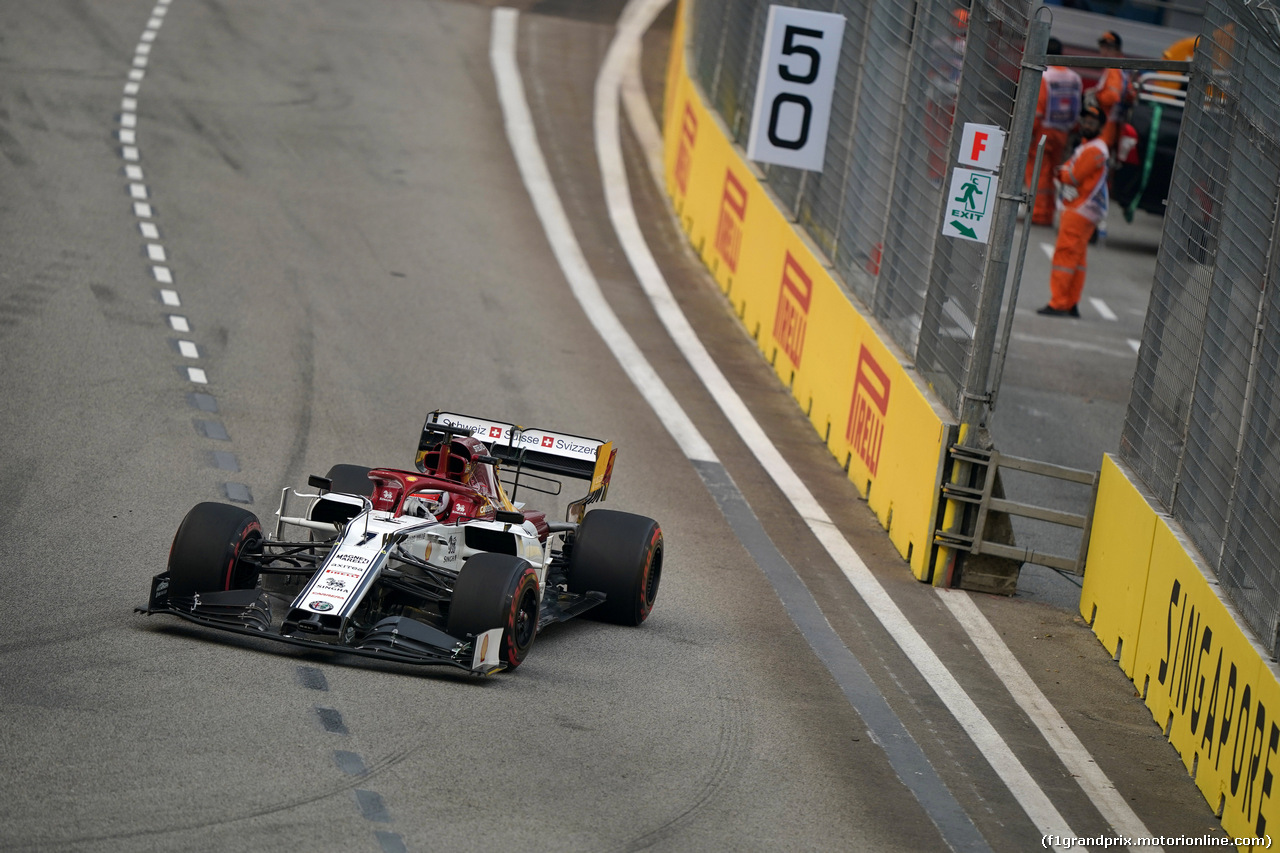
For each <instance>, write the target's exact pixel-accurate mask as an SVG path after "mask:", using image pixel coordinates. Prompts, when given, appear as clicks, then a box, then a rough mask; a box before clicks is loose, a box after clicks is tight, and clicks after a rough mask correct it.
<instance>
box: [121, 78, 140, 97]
mask: <svg viewBox="0 0 1280 853" xmlns="http://www.w3.org/2000/svg"><path fill="white" fill-rule="evenodd" d="M141 89H142V87H141V86H140V85H138V84H137V83H136V82H135V81H133V80H130V81H129V82H128V83H125V84H124V93H125V94H126V95H136V94H138V91H139V90H141Z"/></svg>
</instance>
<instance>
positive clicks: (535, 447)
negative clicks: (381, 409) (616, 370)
mask: <svg viewBox="0 0 1280 853" xmlns="http://www.w3.org/2000/svg"><path fill="white" fill-rule="evenodd" d="M440 427H445V428H446V429H448V430H449V431H451V432H452V431H456V430H469V431H470V434H471V435H473V436H475V437H476V438H477V439H479V440H480V441H482V442H484V443H485V444H486V445H487V446H488V447H489V452H490V453H491V454H492V455H493V456H494V457H495V458H497V459H498V460H500V461H502V462H505V463H507V464H510V465H514V466H516V467H517V469H521V468H523V469H528V470H530V471H539V472H541V473H544V474H553V475H556V476H560V477H570V478H572V479H575V480H586V481H590V483H591V488H590V490H589V491H588V494H587V498H586V499H585V503H593V502H595V501H601V500H604V498H605V495H606V494H607V492H608V490H609V480H610V479H611V478H612V476H613V462H614V459H615V458H616V457H617V455H618V451H617V449H616V448H615V447H614V446H613V442H611V441H602V440H601V439H598V438H587V437H585V436H581V435H572V434H570V433H566V432H555V431H552V430H547V429H537V428H534V427H522V426H518V425H516V424H511V423H505V422H503V421H494V420H489V419H488V418H477V417H473V416H471V415H459V414H456V413H453V412H442V411H435V412H432V413H430V414H429V415H427V420H426V423H424V424H423V425H422V439H421V440H420V441H419V443H418V453H419V456H420V457H421V454H423V453H424V452H425V451H426V449H427V448H428V447H434V446H435V445H436V444H437V443H438V442H439V440H440V432H441V431H440V430H439V428H440Z"/></svg>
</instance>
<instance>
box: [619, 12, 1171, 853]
mask: <svg viewBox="0 0 1280 853" xmlns="http://www.w3.org/2000/svg"><path fill="white" fill-rule="evenodd" d="M668 2H669V0H632V2H631V3H629V4H628V6H627V11H628V12H629V11H631V10H632V9H633V8H634V9H635V10H636V11H635V14H634V15H628V14H627V12H624V13H623V17H622V19H621V20H620V21H619V25H618V26H619V35H618V37H617V38H616V39H615V41H614V43H613V45H612V46H611V47H610V51H609V53H608V54H607V55H606V57H605V61H604V63H603V66H602V69H601V72H600V76H599V78H597V82H596V152H597V157H598V158H599V160H600V170H601V175H602V179H603V180H604V183H605V197H606V202H607V203H608V206H609V213H610V218H611V219H612V220H613V222H614V227H615V230H616V231H617V232H618V237H619V240H620V241H621V243H622V245H623V249H624V251H625V252H626V253H627V257H628V259H629V260H630V261H631V263H632V267H633V269H634V270H635V272H636V275H637V277H638V278H639V280H640V283H641V286H642V287H643V288H644V289H645V292H646V293H647V294H648V295H649V296H650V299H651V300H652V301H653V304H654V307H655V309H656V310H657V312H658V315H659V317H660V318H661V319H662V321H663V324H664V325H665V326H666V327H667V330H668V332H669V333H670V334H671V336H672V338H673V340H675V342H676V344H677V346H678V347H679V348H680V350H681V352H683V353H684V355H685V357H686V359H688V361H689V363H690V364H691V365H692V366H693V367H694V370H695V371H696V372H697V373H698V375H699V377H700V378H701V379H702V381H703V383H704V384H705V385H706V386H707V388H708V390H709V391H711V393H712V395H713V396H714V397H715V398H716V401H717V403H719V404H720V407H721V409H722V411H724V413H725V415H726V416H727V417H728V418H729V420H730V422H731V423H733V425H734V427H735V428H736V429H737V431H738V433H739V435H740V436H741V437H742V439H743V441H744V442H746V444H747V445H748V446H749V447H750V448H751V449H752V452H753V453H754V454H755V455H756V458H757V459H758V460H759V461H760V463H761V465H762V466H763V467H764V469H765V470H766V471H768V472H769V473H770V475H771V476H773V478H774V481H775V482H776V483H777V485H778V486H779V488H781V489H782V490H783V492H784V493H785V494H786V495H787V497H788V499H789V500H791V502H792V505H793V506H794V507H795V508H796V510H797V511H798V512H800V514H801V515H802V516H803V517H804V518H805V521H806V523H808V524H809V527H810V528H811V529H812V530H813V532H814V534H815V535H816V536H817V537H818V539H819V541H822V542H823V544H824V546H826V547H827V551H828V553H830V554H831V556H832V558H833V559H835V560H836V563H837V564H838V565H839V566H840V567H841V569H842V570H843V571H844V573H845V575H846V576H847V577H848V578H849V580H850V581H851V582H852V583H853V585H854V587H855V589H857V590H858V592H859V594H861V595H862V597H863V598H864V600H866V601H867V603H868V605H869V606H870V607H871V610H872V612H874V613H875V614H876V615H877V617H878V618H880V621H881V622H882V623H883V624H884V625H885V628H886V629H887V630H888V631H889V632H890V634H891V635H893V637H894V639H895V641H897V642H898V644H899V646H901V647H902V648H903V650H904V651H905V652H907V654H908V656H909V657H910V658H911V660H912V661H913V662H914V663H916V665H917V667H919V668H920V671H921V673H922V674H924V675H925V677H926V679H928V680H929V682H930V684H932V685H933V686H934V689H935V690H937V691H938V693H939V696H940V697H941V698H942V699H943V700H944V701H945V702H946V703H947V705H948V707H949V708H950V709H951V711H952V713H953V714H955V715H956V718H957V720H959V721H960V722H961V724H962V725H963V726H964V727H965V729H966V731H968V732H969V734H970V737H972V738H973V739H974V742H975V743H976V744H977V745H978V746H979V747H980V748H982V749H983V751H984V754H986V755H987V757H988V760H990V761H991V762H992V766H993V767H994V768H995V769H996V771H997V772H998V773H999V774H1000V776H1001V778H1002V779H1003V780H1004V781H1005V783H1006V784H1007V785H1009V787H1010V790H1011V791H1012V793H1013V794H1014V796H1015V797H1016V798H1017V799H1018V800H1019V802H1020V803H1021V804H1022V806H1023V808H1024V809H1025V810H1026V811H1027V814H1028V816H1030V817H1031V818H1032V820H1033V821H1035V822H1036V825H1037V826H1039V827H1040V828H1041V829H1042V830H1044V831H1045V834H1057V833H1056V831H1055V830H1054V827H1055V826H1056V827H1063V826H1065V825H1066V824H1065V821H1064V820H1063V818H1062V817H1061V815H1060V814H1058V812H1057V810H1056V809H1055V808H1054V807H1053V805H1052V803H1051V802H1049V800H1048V798H1047V797H1046V796H1045V795H1044V793H1043V791H1041V790H1040V789H1039V788H1038V787H1035V793H1030V792H1024V791H1022V786H1023V785H1026V784H1031V785H1032V786H1033V787H1034V782H1032V781H1030V777H1029V775H1028V774H1027V773H1026V770H1025V768H1023V767H1022V765H1021V764H1020V763H1019V762H1018V761H1017V758H1016V756H1014V755H1013V753H1012V751H1010V750H1009V748H1008V746H1007V744H1005V743H1004V741H1003V739H1001V738H1000V736H999V734H998V733H997V732H996V731H995V729H994V728H993V727H991V725H990V723H989V722H988V721H987V720H986V718H985V717H984V716H983V715H982V713H981V711H980V710H979V709H978V708H977V706H976V705H974V704H973V702H972V700H971V699H970V698H969V696H968V695H967V694H966V693H965V692H964V690H963V688H961V687H960V685H959V683H958V682H955V680H954V678H953V677H952V676H951V673H950V672H949V671H948V670H947V669H946V667H945V666H944V665H943V664H942V662H941V660H940V659H938V658H937V656H936V655H935V654H934V653H933V651H932V649H929V648H928V646H927V644H925V642H924V640H923V638H922V637H920V636H919V634H918V633H917V632H916V631H915V628H914V626H912V625H911V624H910V622H908V621H907V620H906V617H905V616H904V615H903V614H902V613H901V611H899V610H898V609H897V606H896V604H894V603H893V601H892V599H890V598H889V596H888V594H887V593H886V592H885V591H884V589H883V587H882V586H880V584H879V582H878V581H876V580H875V578H874V576H873V575H871V573H870V570H869V569H867V567H866V565H865V564H864V563H863V561H862V559H861V558H860V557H859V556H858V554H857V553H856V552H855V551H854V550H853V548H852V546H850V545H849V543H848V542H847V541H846V540H845V539H844V537H843V536H842V535H841V534H840V532H839V531H838V530H837V529H836V527H835V525H834V524H832V523H831V521H830V519H829V518H827V517H826V515H825V513H824V512H823V511H822V510H821V508H819V510H818V512H817V513H813V512H806V511H805V510H806V508H809V507H813V506H816V504H817V502H816V501H815V500H814V498H813V496H812V495H811V494H810V493H809V492H808V489H807V488H806V487H805V486H804V485H803V484H802V483H800V480H799V478H798V477H796V476H795V475H794V473H793V472H791V470H790V468H789V466H787V464H786V462H785V461H783V460H782V457H781V455H780V454H778V452H777V449H776V448H775V447H774V446H773V444H772V442H771V441H769V439H768V438H767V436H765V434H764V431H763V430H761V429H760V428H759V426H758V424H756V423H755V420H754V418H753V417H752V416H751V414H750V412H749V411H748V410H747V409H746V406H745V404H743V403H742V400H741V398H740V397H739V396H738V395H737V392H736V391H734V390H733V388H732V387H731V386H730V385H729V383H728V381H727V380H725V378H724V376H723V374H721V373H720V371H719V368H718V367H716V365H715V363H714V362H713V361H712V360H711V358H710V356H709V355H708V354H707V352H706V349H705V348H704V347H703V346H702V343H701V341H700V340H699V339H698V337H697V335H696V334H695V333H694V332H693V330H692V328H691V327H690V326H689V325H688V321H687V319H686V318H685V317H684V315H683V313H682V312H681V311H680V309H679V306H678V304H677V303H676V302H675V299H674V297H673V296H672V294H671V291H670V288H669V287H668V286H667V283H666V281H665V279H664V278H663V276H662V274H661V271H660V270H659V268H658V266H657V263H656V261H654V260H653V257H652V254H651V253H650V251H649V248H648V245H647V243H645V241H644V238H643V235H642V233H641V231H640V228H639V223H638V221H637V220H636V217H635V211H634V209H633V207H632V205H631V198H630V189H629V187H628V186H627V179H626V171H625V169H624V168H623V164H622V148H621V143H620V139H619V136H618V120H617V92H618V89H619V86H620V82H619V77H621V76H622V75H627V74H629V75H631V76H632V77H633V78H634V77H637V76H638V72H637V71H636V69H637V68H638V62H637V58H636V55H637V54H638V53H639V45H640V37H641V35H643V33H644V31H645V29H647V28H648V26H649V24H650V23H651V22H652V20H653V18H654V17H656V16H657V14H658V13H659V12H660V11H661V10H662V8H663V7H665V6H666V5H667V3H668ZM637 88H638V83H637V82H635V81H634V80H633V82H632V83H631V84H630V85H628V86H623V92H624V103H625V106H626V109H627V114H628V117H629V118H635V117H636V115H637V113H649V112H650V111H649V108H648V102H647V101H646V100H644V98H643V93H642V92H641V93H640V94H639V96H637V95H636V92H635V90H636V89H637ZM650 116H651V113H650ZM656 127H657V124H656V122H655V121H653V120H652V117H650V119H649V120H648V121H644V120H643V118H642V119H641V121H639V122H633V130H634V131H635V133H636V135H637V137H639V138H640V139H641V147H642V148H644V149H645V151H646V155H647V156H646V159H647V161H648V162H649V163H650V170H651V171H652V170H653V168H654V167H653V165H652V164H653V153H652V151H653V150H654V149H655V148H656V149H659V150H660V147H661V140H660V137H658V136H656V135H655V130H656ZM659 174H660V172H659ZM659 185H661V180H659ZM1104 316H1105V315H1104ZM956 599H963V601H964V603H965V604H967V605H968V606H969V608H972V612H973V613H977V615H978V619H979V620H981V621H980V622H979V621H977V620H974V619H972V618H971V619H969V620H967V621H965V620H961V624H962V625H964V626H965V627H966V630H967V631H968V627H969V626H970V625H975V626H978V627H975V629H974V630H973V631H968V633H969V636H970V637H971V638H972V639H973V640H974V642H975V644H976V645H978V646H979V648H980V649H981V650H982V653H983V656H984V657H986V658H987V659H988V661H991V660H992V659H997V660H1001V661H1005V662H1007V661H1012V663H1013V667H1016V668H1017V669H1016V671H1017V672H1021V674H1022V678H1021V679H1017V678H1015V677H1014V675H1013V673H1015V670H1014V669H1013V668H1011V667H1008V666H1005V667H1003V668H997V667H995V666H994V665H993V667H992V668H993V669H995V670H996V673H997V675H1000V676H1001V680H1002V681H1003V682H1004V683H1005V685H1006V687H1008V688H1009V690H1010V692H1011V693H1012V694H1013V695H1014V696H1015V697H1020V695H1021V694H1025V693H1026V684H1031V688H1032V690H1034V692H1035V694H1036V695H1038V696H1039V698H1040V702H1038V703H1035V705H1034V706H1033V707H1035V708H1036V709H1037V710H1038V709H1039V708H1041V707H1048V709H1049V710H1050V711H1051V712H1052V715H1049V714H1038V713H1033V712H1032V711H1031V710H1029V709H1028V705H1023V708H1024V710H1026V711H1027V713H1028V715H1029V716H1030V717H1031V718H1032V720H1033V721H1035V723H1036V725H1037V727H1038V728H1039V729H1040V731H1041V733H1042V734H1043V735H1044V736H1045V739H1046V740H1047V741H1048V742H1049V743H1050V745H1052V746H1053V747H1054V749H1055V751H1056V752H1058V754H1059V757H1060V758H1061V759H1062V761H1063V763H1064V764H1065V765H1066V766H1068V767H1070V768H1073V771H1072V772H1076V773H1077V774H1078V775H1081V779H1080V783H1081V787H1082V789H1083V790H1084V791H1085V793H1086V794H1087V795H1088V796H1089V798H1090V800H1091V801H1093V802H1094V804H1095V806H1096V807H1097V808H1098V810H1099V812H1101V813H1102V815H1103V816H1104V817H1106V818H1107V820H1108V821H1110V822H1111V823H1112V824H1113V825H1114V826H1115V827H1116V828H1117V829H1118V830H1122V834H1129V835H1134V836H1148V835H1150V833H1149V832H1147V831H1146V829H1145V828H1144V827H1143V826H1142V822H1141V821H1140V820H1139V819H1138V818H1137V815H1135V814H1134V813H1133V810H1132V809H1131V808H1129V806H1128V804H1127V803H1126V802H1125V801H1124V799H1123V797H1121V796H1120V795H1119V794H1118V793H1117V792H1116V791H1115V787H1114V785H1112V783H1111V782H1110V780H1109V779H1107V777H1106V776H1105V774H1103V773H1102V772H1101V771H1100V770H1099V769H1098V768H1097V764H1096V763H1095V762H1093V759H1092V757H1091V756H1090V755H1089V753H1088V752H1087V750H1085V749H1084V746H1083V744H1080V742H1079V740H1078V739H1077V738H1076V737H1075V735H1074V733H1072V732H1070V729H1066V724H1065V722H1063V721H1062V718H1061V716H1060V715H1058V713H1057V711H1056V709H1053V707H1052V705H1050V704H1049V703H1048V700H1047V699H1045V698H1044V696H1043V694H1041V693H1040V692H1039V689H1038V688H1035V685H1034V683H1033V682H1031V681H1030V678H1029V677H1028V676H1027V675H1026V672H1025V670H1022V669H1021V667H1019V666H1018V665H1017V661H1016V659H1015V658H1014V657H1013V654H1012V652H1010V651H1009V649H1008V647H1007V646H1006V645H1005V644H1004V643H1003V641H1001V640H1000V638H999V636H998V635H997V634H996V633H995V631H994V629H991V627H990V624H989V623H987V622H986V620H985V619H984V618H982V616H981V614H980V613H978V611H977V608H976V606H975V605H973V603H972V600H971V599H970V598H969V597H968V596H967V595H966V594H963V593H957V594H956V595H953V596H950V597H948V600H956ZM886 616H888V617H889V618H888V619H886ZM891 623H892V624H891ZM984 624H985V625H986V628H987V630H986V631H985V632H980V630H979V629H980V626H981V625H984ZM979 633H981V636H979V635H978V634H979ZM922 664H923V666H922ZM1004 673H1009V674H1010V675H1009V677H1008V678H1006V677H1005V676H1004ZM940 686H941V687H942V689H939V687H940ZM1019 704H1022V700H1021V698H1019ZM1028 704H1030V703H1028ZM966 721H967V722H966ZM1063 729H1066V732H1067V735H1063V734H1062V730H1063ZM1068 735H1069V737H1068ZM1072 742H1074V743H1073V744H1072ZM1060 744H1062V745H1069V749H1067V751H1066V753H1065V754H1064V751H1063V750H1062V749H1059V748H1058V747H1059V745H1060ZM987 746H991V747H993V748H995V749H996V750H997V751H998V752H999V751H1003V752H1007V755H1000V754H997V755H994V756H993V755H992V753H990V752H988V751H987ZM1064 748H1066V746H1064ZM1081 753H1083V757H1082V755H1081ZM1086 764H1087V765H1088V767H1091V768H1092V771H1091V772H1090V774H1089V776H1088V777H1086V776H1084V775H1083V774H1079V771H1078V770H1076V769H1074V768H1078V767H1081V766H1084V765H1086ZM1024 795H1025V799H1024Z"/></svg>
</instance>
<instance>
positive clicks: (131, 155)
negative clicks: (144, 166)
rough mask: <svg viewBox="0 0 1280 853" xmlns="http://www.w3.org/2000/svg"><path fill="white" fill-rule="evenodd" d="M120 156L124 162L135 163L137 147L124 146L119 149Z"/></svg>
mask: <svg viewBox="0 0 1280 853" xmlns="http://www.w3.org/2000/svg"><path fill="white" fill-rule="evenodd" d="M120 156H121V157H123V158H124V159H126V160H129V161H132V162H137V160H138V147H137V146H136V145H126V146H124V147H123V148H121V149H120Z"/></svg>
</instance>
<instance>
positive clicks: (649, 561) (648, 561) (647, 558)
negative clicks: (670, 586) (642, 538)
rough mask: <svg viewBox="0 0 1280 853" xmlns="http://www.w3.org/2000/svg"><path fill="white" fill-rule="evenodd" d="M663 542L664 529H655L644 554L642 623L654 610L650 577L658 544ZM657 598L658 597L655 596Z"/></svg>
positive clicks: (641, 603)
mask: <svg viewBox="0 0 1280 853" xmlns="http://www.w3.org/2000/svg"><path fill="white" fill-rule="evenodd" d="M661 541H662V528H661V527H655V528H654V529H653V536H651V537H649V544H648V545H647V546H646V547H645V554H644V574H643V575H641V576H640V621H641V622H643V621H644V620H645V619H647V618H649V611H651V610H652V609H653V602H651V601H649V576H650V575H651V574H653V555H654V554H655V553H656V552H657V548H658V543H659V542H661ZM654 597H655V598H657V596H656V595H655V596H654Z"/></svg>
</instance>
